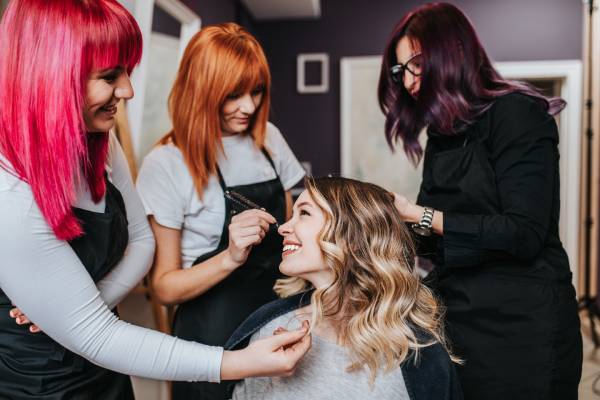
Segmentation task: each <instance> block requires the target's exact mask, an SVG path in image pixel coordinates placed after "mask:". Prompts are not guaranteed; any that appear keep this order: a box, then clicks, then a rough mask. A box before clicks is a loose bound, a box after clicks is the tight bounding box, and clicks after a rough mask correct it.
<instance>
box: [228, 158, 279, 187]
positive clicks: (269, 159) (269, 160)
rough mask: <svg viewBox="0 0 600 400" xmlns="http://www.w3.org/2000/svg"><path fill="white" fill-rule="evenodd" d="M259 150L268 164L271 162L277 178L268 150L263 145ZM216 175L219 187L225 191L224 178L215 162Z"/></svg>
mask: <svg viewBox="0 0 600 400" xmlns="http://www.w3.org/2000/svg"><path fill="white" fill-rule="evenodd" d="M260 150H261V151H262V153H263V154H264V155H265V157H266V158H267V161H268V162H269V164H271V167H273V171H275V176H276V177H277V178H279V174H278V173H277V169H276V168H275V163H274V162H273V159H272V158H271V156H270V155H269V152H268V151H267V149H265V148H264V147H263V148H261V149H260ZM217 175H218V176H219V185H221V189H223V192H225V191H226V190H227V185H226V184H225V179H223V174H222V173H221V169H220V168H219V165H218V164H217Z"/></svg>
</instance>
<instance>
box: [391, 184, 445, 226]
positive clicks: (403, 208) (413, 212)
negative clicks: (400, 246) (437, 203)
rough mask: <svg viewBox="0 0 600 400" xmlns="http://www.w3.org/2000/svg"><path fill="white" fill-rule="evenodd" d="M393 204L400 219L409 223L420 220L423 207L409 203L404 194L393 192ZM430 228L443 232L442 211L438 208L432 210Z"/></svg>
mask: <svg viewBox="0 0 600 400" xmlns="http://www.w3.org/2000/svg"><path fill="white" fill-rule="evenodd" d="M394 205H395V206H396V209H397V210H398V212H399V213H400V218H402V221H404V222H409V223H419V222H421V217H422V216H423V211H424V208H423V207H421V206H419V205H417V204H413V203H411V202H410V201H409V200H408V199H407V198H406V197H405V196H402V195H401V194H397V193H394ZM431 229H432V230H433V232H435V233H437V234H438V235H443V234H444V213H443V212H441V211H439V210H434V212H433V220H432V221H431Z"/></svg>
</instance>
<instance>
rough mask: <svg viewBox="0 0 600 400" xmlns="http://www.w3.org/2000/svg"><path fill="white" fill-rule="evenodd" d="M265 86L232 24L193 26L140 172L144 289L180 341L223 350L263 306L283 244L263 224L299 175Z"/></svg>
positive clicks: (270, 223) (199, 392)
mask: <svg viewBox="0 0 600 400" xmlns="http://www.w3.org/2000/svg"><path fill="white" fill-rule="evenodd" d="M270 82H271V77H270V73H269V67H268V65H267V61H266V57H265V55H264V53H263V50H262V48H261V47H260V45H259V44H258V42H257V41H256V39H255V38H254V37H252V36H251V35H250V34H249V33H247V32H246V31H245V30H243V29H242V28H241V27H240V26H238V25H236V24H233V23H228V24H223V25H216V26H210V27H206V28H204V29H202V31H200V32H199V33H197V34H196V35H195V36H194V37H193V38H192V39H191V41H190V43H189V45H188V46H187V48H186V50H185V53H184V55H183V59H182V61H181V65H180V67H179V72H178V75H177V77H176V80H175V83H174V86H173V89H172V91H171V94H170V97H169V111H170V114H171V119H172V122H173V130H172V131H171V132H169V133H168V134H167V135H166V136H165V137H164V138H163V139H161V140H160V142H159V144H158V146H156V147H155V148H154V149H153V150H152V151H151V152H150V153H149V154H148V155H147V156H146V158H145V160H144V163H143V165H142V168H141V170H140V174H139V177H138V181H137V188H138V191H139V193H140V195H141V197H142V202H143V203H144V206H145V208H146V213H147V214H148V216H149V219H150V224H151V227H152V229H153V231H154V236H155V238H156V241H157V253H156V257H155V261H154V267H153V271H152V278H151V279H152V286H153V288H154V293H155V295H156V297H157V298H158V300H159V301H161V302H162V303H164V304H168V305H174V304H178V305H179V307H178V308H177V312H176V314H175V317H174V324H173V331H174V333H175V334H176V335H177V336H178V337H180V338H184V339H190V340H196V341H199V342H202V343H207V344H212V345H219V346H220V345H223V344H224V343H225V342H226V341H227V339H228V338H229V336H230V335H231V333H233V331H234V330H235V328H236V327H237V326H238V325H239V324H240V323H241V322H242V321H244V319H245V318H246V317H247V316H248V315H250V314H251V313H252V312H253V311H254V310H256V309H257V308H258V307H260V306H262V305H263V304H265V303H267V302H269V301H271V300H273V299H274V298H275V294H274V292H273V289H272V288H273V285H274V283H275V281H276V279H277V278H278V277H279V272H278V265H279V262H280V261H281V251H282V247H283V246H282V238H281V237H280V236H279V235H278V234H277V230H276V228H275V227H276V226H277V223H283V222H284V221H285V220H286V219H287V218H286V217H287V216H288V215H289V214H290V213H291V195H290V194H289V189H290V188H291V187H292V186H294V185H295V184H296V183H297V182H298V181H299V180H300V179H301V178H302V177H303V176H304V171H303V169H302V168H301V166H300V164H299V163H298V161H297V159H296V158H295V157H294V155H293V153H292V152H291V150H290V148H289V147H288V145H287V143H286V142H285V140H284V139H283V137H282V135H281V133H280V132H279V130H278V129H277V128H276V127H275V126H273V125H272V124H270V123H269V122H268V115H269V104H270V93H269V91H270ZM248 200H249V201H248ZM247 208H250V209H247ZM173 397H174V399H189V398H195V399H205V398H210V399H220V398H224V397H225V391H224V388H223V386H220V385H217V384H209V383H206V384H205V383H183V382H181V383H174V385H173Z"/></svg>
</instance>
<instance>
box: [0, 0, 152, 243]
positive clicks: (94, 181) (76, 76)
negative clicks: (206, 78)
mask: <svg viewBox="0 0 600 400" xmlns="http://www.w3.org/2000/svg"><path fill="white" fill-rule="evenodd" d="M141 52H142V36H141V32H140V30H139V27H138V25H137V23H136V22H135V20H134V18H133V16H131V14H129V12H127V11H126V10H125V9H124V8H123V7H122V6H121V5H119V3H117V1H115V0H94V1H90V0H19V1H12V2H10V3H9V6H8V8H7V9H6V13H5V15H4V18H3V19H2V22H1V23H0V104H1V105H2V106H1V107H0V155H2V156H4V157H5V159H6V160H7V161H8V162H9V163H10V165H11V166H12V169H13V170H14V172H15V173H16V175H17V176H18V177H19V178H20V179H22V180H23V181H25V182H27V183H28V184H29V185H30V187H31V190H32V192H33V196H34V198H35V201H36V203H37V205H38V206H39V208H40V210H41V212H42V214H43V215H44V218H45V219H46V221H47V222H48V224H49V225H50V227H51V228H52V229H53V231H54V233H55V234H56V236H57V237H58V238H59V239H62V240H70V239H73V238H75V237H77V236H79V235H81V234H82V233H83V231H82V228H81V225H80V223H79V221H78V220H77V218H76V217H75V215H74V213H73V211H72V208H71V207H72V203H73V201H74V200H75V183H76V182H77V181H78V180H80V179H82V178H83V179H85V180H86V181H87V183H88V185H89V187H90V191H91V193H92V197H93V199H94V201H100V199H101V198H102V196H104V192H105V190H106V186H105V182H104V177H103V175H104V169H105V162H106V155H107V151H108V132H107V133H105V134H102V133H93V134H87V132H86V128H85V123H84V120H83V114H82V112H83V111H82V110H83V109H84V107H85V93H86V82H87V79H88V77H89V75H90V73H91V72H92V71H93V70H95V69H105V68H112V67H115V66H123V67H125V68H127V70H128V72H131V70H132V69H133V67H134V66H135V65H136V64H137V63H138V62H139V60H140V58H141ZM0 166H2V165H0ZM4 168H5V169H9V168H8V166H7V165H4Z"/></svg>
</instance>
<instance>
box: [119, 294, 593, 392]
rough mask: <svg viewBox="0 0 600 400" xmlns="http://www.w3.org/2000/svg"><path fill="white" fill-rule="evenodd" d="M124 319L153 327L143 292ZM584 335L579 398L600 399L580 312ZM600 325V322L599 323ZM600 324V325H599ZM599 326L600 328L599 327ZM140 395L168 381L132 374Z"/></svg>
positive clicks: (124, 308) (127, 306)
mask: <svg viewBox="0 0 600 400" xmlns="http://www.w3.org/2000/svg"><path fill="white" fill-rule="evenodd" d="M119 310H120V313H121V316H122V317H123V319H125V320H127V321H129V322H131V323H133V324H135V325H140V326H145V327H148V328H154V326H155V324H154V321H153V317H152V311H151V307H150V304H149V303H148V302H147V301H146V299H145V297H144V296H143V295H141V294H132V295H130V296H129V297H128V298H127V299H125V301H124V302H123V304H122V305H121V307H120V309H119ZM581 317H582V318H581V320H582V321H581V325H582V336H583V373H582V376H581V384H580V385H579V400H600V349H594V345H593V343H592V340H591V338H590V334H589V324H588V321H587V317H586V316H584V315H581ZM598 325H600V324H598ZM596 328H597V329H598V328H600V326H596ZM599 330H600V329H599ZM132 381H133V388H134V391H135V394H136V398H137V399H143V400H168V397H167V385H166V384H165V383H164V382H160V381H155V380H151V379H141V378H135V377H134V378H132Z"/></svg>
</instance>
